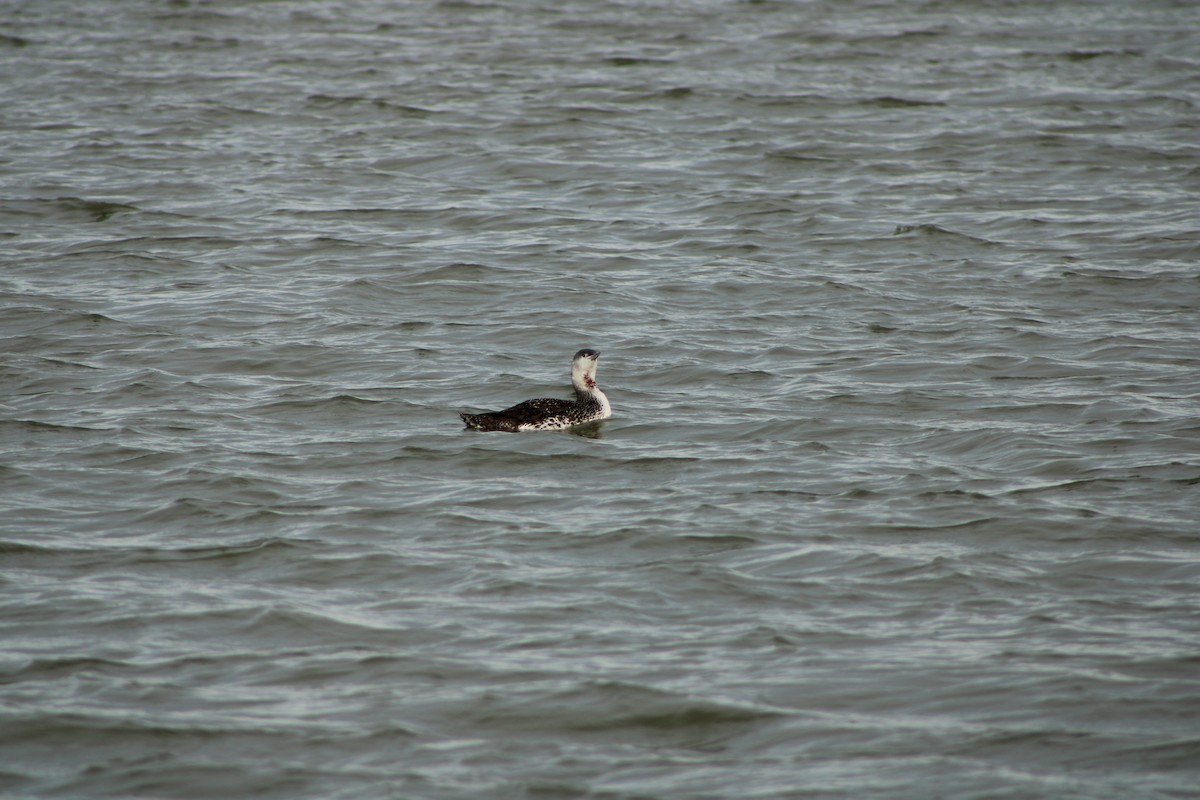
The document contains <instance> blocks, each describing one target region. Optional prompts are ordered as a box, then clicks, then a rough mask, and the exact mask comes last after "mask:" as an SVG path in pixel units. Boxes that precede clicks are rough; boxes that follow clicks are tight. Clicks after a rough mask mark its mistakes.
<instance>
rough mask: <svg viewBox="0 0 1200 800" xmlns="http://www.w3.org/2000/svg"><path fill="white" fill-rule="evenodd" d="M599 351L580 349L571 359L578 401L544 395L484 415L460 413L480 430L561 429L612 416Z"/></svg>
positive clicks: (572, 375) (573, 381) (472, 426)
mask: <svg viewBox="0 0 1200 800" xmlns="http://www.w3.org/2000/svg"><path fill="white" fill-rule="evenodd" d="M598 358H600V354H599V353H597V352H596V351H595V350H580V351H579V352H578V353H576V354H575V356H574V357H573V358H572V359H571V386H573V387H574V388H575V399H574V400H559V399H557V398H553V397H542V398H539V399H537V400H526V401H525V402H524V403H517V404H516V405H515V406H513V407H512V408H506V409H504V410H503V411H491V412H488V413H484V414H465V413H461V414H459V416H460V417H462V421H463V422H465V423H466V424H467V427H468V428H474V429H475V430H477V431H561V430H566V429H567V428H570V427H572V426H574V425H582V424H583V423H585V422H594V421H596V420H601V419H608V418H609V417H611V416H612V406H610V405H609V404H608V398H607V397H605V396H604V392H602V391H600V387H599V386H597V385H596V359H598Z"/></svg>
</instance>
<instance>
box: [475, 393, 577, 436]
mask: <svg viewBox="0 0 1200 800" xmlns="http://www.w3.org/2000/svg"><path fill="white" fill-rule="evenodd" d="M574 407H575V404H574V403H572V402H571V401H570V400H559V399H557V398H554V397H542V398H539V399H537V400H526V401H525V402H524V403H517V404H516V405H515V406H513V407H512V408H506V409H504V410H503V411H491V412H488V413H486V414H459V416H460V417H462V420H463V422H465V423H466V424H467V427H470V428H478V429H479V430H481V431H515V430H517V428H518V427H520V426H521V425H529V424H532V423H534V422H540V421H541V420H543V419H546V418H547V417H554V416H558V415H561V414H567V413H569V412H570V411H571V409H573V408H574Z"/></svg>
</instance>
